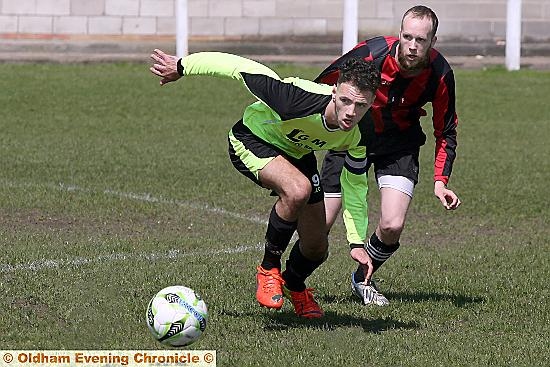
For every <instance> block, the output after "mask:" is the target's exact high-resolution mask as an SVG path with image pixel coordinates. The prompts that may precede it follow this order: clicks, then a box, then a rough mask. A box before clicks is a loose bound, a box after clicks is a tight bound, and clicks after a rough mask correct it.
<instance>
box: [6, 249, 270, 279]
mask: <svg viewBox="0 0 550 367" xmlns="http://www.w3.org/2000/svg"><path fill="white" fill-rule="evenodd" d="M262 248H263V245H262V244H260V243H258V244H256V245H242V246H236V247H228V248H224V249H221V250H202V251H189V252H185V251H182V250H169V251H168V252H150V253H125V252H120V253H115V254H108V255H98V256H96V257H91V258H87V257H75V258H72V259H65V260H64V259H41V260H35V261H31V262H27V263H20V264H13V265H12V264H0V273H14V272H19V271H22V272H26V271H30V272H35V271H40V270H49V269H57V268H62V267H71V266H73V267H81V266H86V265H93V264H110V263H114V262H126V261H131V260H147V261H160V260H173V259H179V258H183V257H190V256H193V257H201V256H212V255H220V254H229V255H233V254H241V253H245V252H250V251H260V250H261V249H262Z"/></svg>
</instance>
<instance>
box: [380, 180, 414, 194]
mask: <svg viewBox="0 0 550 367" xmlns="http://www.w3.org/2000/svg"><path fill="white" fill-rule="evenodd" d="M376 181H377V182H378V189H379V190H380V189H381V188H383V187H384V188H390V189H394V190H397V191H401V192H402V193H403V194H405V195H407V196H408V197H410V198H412V197H413V191H414V181H413V180H411V179H410V178H407V177H403V176H390V175H380V176H376Z"/></svg>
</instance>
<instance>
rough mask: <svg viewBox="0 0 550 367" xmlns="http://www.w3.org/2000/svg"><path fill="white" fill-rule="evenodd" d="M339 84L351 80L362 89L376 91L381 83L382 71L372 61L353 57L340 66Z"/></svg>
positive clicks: (350, 81)
mask: <svg viewBox="0 0 550 367" xmlns="http://www.w3.org/2000/svg"><path fill="white" fill-rule="evenodd" d="M339 71H340V75H339V77H338V82H337V84H340V83H346V82H349V83H351V84H353V85H354V86H356V87H357V88H359V90H361V91H370V92H372V93H375V92H376V90H377V89H378V86H379V85H380V71H379V70H378V68H377V67H376V65H375V64H374V62H372V61H366V60H365V59H362V58H358V57H353V58H351V59H348V60H346V62H344V64H342V66H340V68H339Z"/></svg>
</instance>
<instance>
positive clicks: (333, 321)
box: [264, 310, 420, 334]
mask: <svg viewBox="0 0 550 367" xmlns="http://www.w3.org/2000/svg"><path fill="white" fill-rule="evenodd" d="M340 327H361V328H362V329H363V330H364V331H365V332H368V333H374V334H378V333H381V332H383V331H386V330H399V329H403V330H410V329H418V328H420V325H419V324H417V323H416V322H402V321H397V320H393V319H392V318H384V319H380V318H379V319H368V318H362V317H356V316H352V315H348V314H344V313H337V312H333V311H326V312H325V316H324V317H322V318H319V319H304V318H299V317H297V316H296V315H295V314H294V312H293V311H292V310H288V311H287V310H285V311H280V312H277V313H274V314H271V315H270V316H269V322H268V323H266V325H265V326H264V330H266V331H281V330H288V329H296V328H308V329H312V328H316V329H320V330H326V331H331V330H336V329H337V328H340Z"/></svg>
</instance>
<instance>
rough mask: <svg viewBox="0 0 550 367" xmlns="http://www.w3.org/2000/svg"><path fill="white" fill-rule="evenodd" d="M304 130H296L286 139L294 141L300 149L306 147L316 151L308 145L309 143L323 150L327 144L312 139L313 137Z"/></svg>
mask: <svg viewBox="0 0 550 367" xmlns="http://www.w3.org/2000/svg"><path fill="white" fill-rule="evenodd" d="M303 132H304V131H303V130H300V129H294V130H292V131H291V132H289V133H288V134H287V135H286V137H287V138H288V139H289V140H290V141H292V142H293V143H294V144H295V145H297V146H299V147H304V148H306V149H310V150H315V149H314V148H313V147H312V146H311V145H308V144H307V143H311V144H312V145H313V144H314V145H316V146H317V147H318V148H322V147H323V145H325V144H326V143H327V142H326V141H323V140H319V139H317V138H314V139H311V137H310V136H309V135H307V134H304V133H303Z"/></svg>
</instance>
